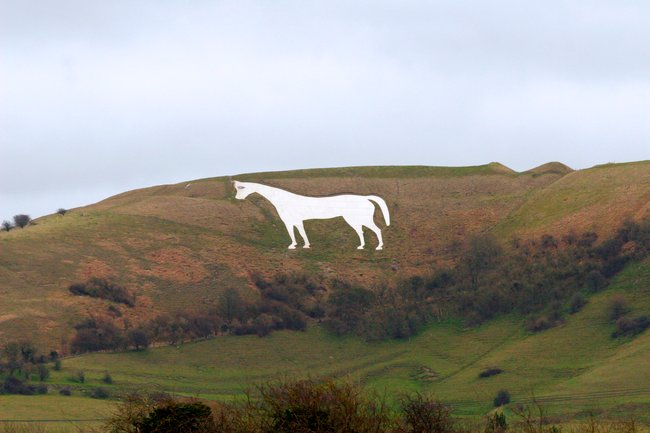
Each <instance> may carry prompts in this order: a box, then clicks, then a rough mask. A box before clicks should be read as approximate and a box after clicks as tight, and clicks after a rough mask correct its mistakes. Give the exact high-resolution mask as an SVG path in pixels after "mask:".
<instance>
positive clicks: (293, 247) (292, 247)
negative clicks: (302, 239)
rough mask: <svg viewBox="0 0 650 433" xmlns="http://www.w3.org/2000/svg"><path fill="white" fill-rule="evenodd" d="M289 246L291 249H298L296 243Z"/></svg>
mask: <svg viewBox="0 0 650 433" xmlns="http://www.w3.org/2000/svg"><path fill="white" fill-rule="evenodd" d="M288 248H289V249H290V250H295V249H296V246H295V245H289V246H288Z"/></svg>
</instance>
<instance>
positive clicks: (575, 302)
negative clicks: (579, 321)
mask: <svg viewBox="0 0 650 433" xmlns="http://www.w3.org/2000/svg"><path fill="white" fill-rule="evenodd" d="M585 305H587V300H586V299H585V297H584V296H583V295H582V293H575V294H574V295H573V296H572V297H571V300H570V301H569V313H570V314H575V313H577V312H579V311H580V310H582V309H583V308H584V306H585Z"/></svg>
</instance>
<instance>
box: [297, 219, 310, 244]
mask: <svg viewBox="0 0 650 433" xmlns="http://www.w3.org/2000/svg"><path fill="white" fill-rule="evenodd" d="M296 227H298V233H300V236H302V240H303V241H305V245H304V246H303V248H309V239H307V233H306V232H305V226H304V221H300V224H296Z"/></svg>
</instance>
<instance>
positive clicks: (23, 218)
mask: <svg viewBox="0 0 650 433" xmlns="http://www.w3.org/2000/svg"><path fill="white" fill-rule="evenodd" d="M30 222H32V218H31V217H30V216H29V215H25V214H19V215H14V225H15V226H16V227H20V228H21V229H22V228H25V227H26V226H27V225H28V224H29V223H30Z"/></svg>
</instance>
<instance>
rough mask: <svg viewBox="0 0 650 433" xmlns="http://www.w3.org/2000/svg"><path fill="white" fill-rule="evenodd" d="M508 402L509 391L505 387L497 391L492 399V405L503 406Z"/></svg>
mask: <svg viewBox="0 0 650 433" xmlns="http://www.w3.org/2000/svg"><path fill="white" fill-rule="evenodd" d="M508 403H510V393H509V392H508V391H507V390H505V389H502V390H501V391H499V392H497V395H496V396H495V397H494V401H493V404H494V407H499V406H504V405H506V404H508Z"/></svg>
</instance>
